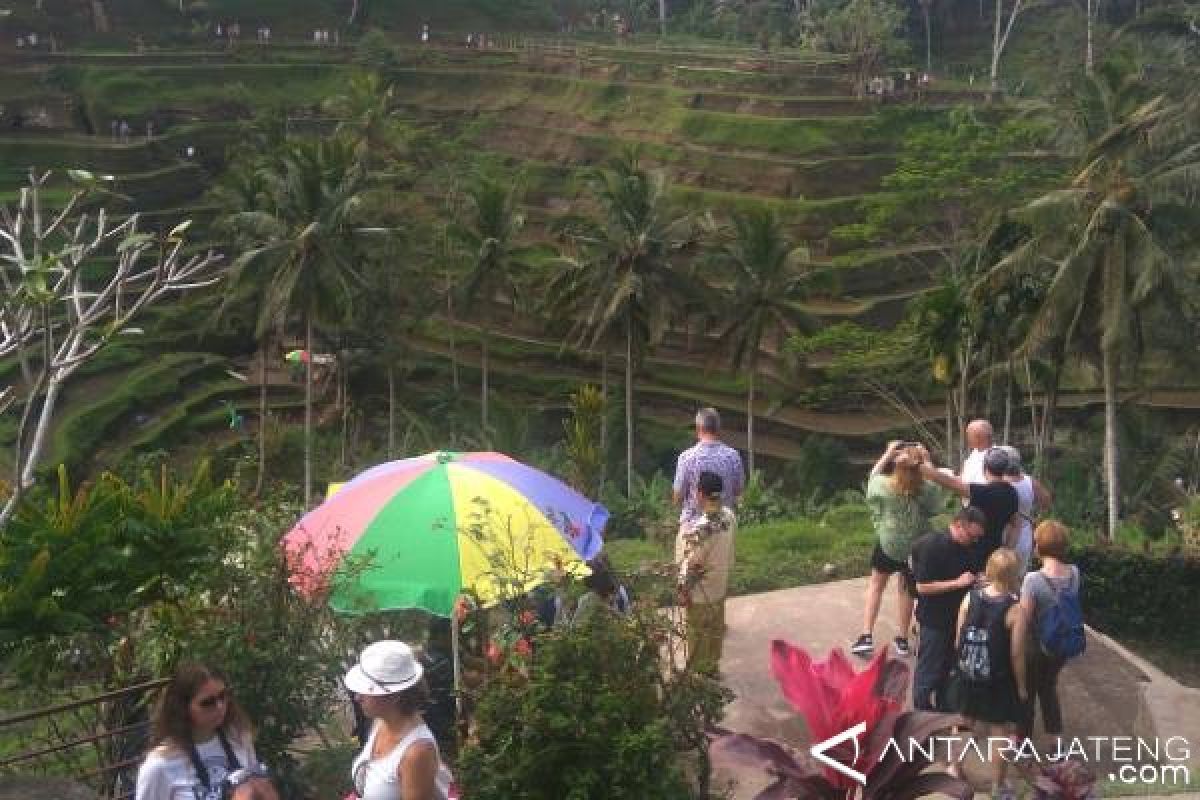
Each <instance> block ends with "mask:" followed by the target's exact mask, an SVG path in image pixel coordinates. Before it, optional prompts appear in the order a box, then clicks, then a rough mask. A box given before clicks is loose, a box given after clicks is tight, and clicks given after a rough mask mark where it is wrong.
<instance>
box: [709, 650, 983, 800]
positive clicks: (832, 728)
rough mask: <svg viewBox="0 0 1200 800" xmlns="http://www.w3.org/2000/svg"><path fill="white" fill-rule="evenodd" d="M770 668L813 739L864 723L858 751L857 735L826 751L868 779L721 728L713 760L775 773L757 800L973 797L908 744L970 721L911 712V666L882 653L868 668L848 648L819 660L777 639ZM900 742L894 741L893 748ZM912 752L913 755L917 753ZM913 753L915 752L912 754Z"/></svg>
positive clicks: (964, 785)
mask: <svg viewBox="0 0 1200 800" xmlns="http://www.w3.org/2000/svg"><path fill="white" fill-rule="evenodd" d="M771 671H772V672H773V673H774V675H775V680H776V681H778V682H779V687H780V689H782V691H783V695H784V697H785V698H787V701H788V702H789V703H790V704H791V705H792V707H793V708H795V709H796V710H797V711H798V712H800V714H801V716H803V717H804V720H805V722H806V723H807V725H808V731H809V735H810V737H811V741H812V742H813V743H816V742H822V741H825V740H826V739H829V738H831V737H833V736H836V735H838V734H840V733H842V732H843V731H846V730H848V729H850V728H853V727H854V726H856V725H858V724H859V723H860V722H862V723H865V724H866V732H865V734H864V735H862V736H861V737H860V740H859V748H856V747H855V743H854V742H853V741H851V740H847V741H844V742H841V743H840V744H838V745H836V746H834V747H831V748H829V749H827V750H826V751H825V754H826V755H827V756H828V757H829V758H831V759H833V760H834V761H837V762H838V763H839V764H845V765H847V766H849V767H850V768H852V769H853V770H855V771H857V772H860V773H862V774H864V775H866V777H867V782H866V785H865V786H863V785H860V784H859V783H858V782H857V781H855V780H854V779H853V778H851V777H850V776H848V775H844V774H842V773H841V772H838V771H837V770H834V769H833V768H831V767H827V766H826V767H821V766H819V765H818V763H817V761H816V760H815V759H814V758H813V757H812V756H811V755H810V754H809V752H808V751H807V750H805V751H797V750H793V749H792V748H790V747H788V746H787V745H785V744H783V743H781V742H776V741H773V740H771V739H765V738H761V737H757V736H751V735H748V734H743V733H731V732H728V731H723V730H720V731H716V732H715V733H714V736H713V741H712V758H713V762H714V764H718V765H719V764H722V763H725V764H741V765H745V766H752V767H757V768H759V769H763V770H765V771H767V772H768V773H770V774H771V775H772V776H773V777H774V780H773V781H772V783H771V784H770V785H769V786H767V787H766V788H765V789H763V790H762V791H761V792H760V793H759V794H758V795H757V797H756V799H755V800H791V799H792V798H798V799H799V800H843V799H845V800H851V799H852V798H861V800H912V799H913V798H917V797H921V796H923V795H928V794H943V795H947V796H949V797H955V798H962V800H969V798H971V797H972V796H973V791H972V789H971V786H970V784H968V783H966V782H965V781H962V780H959V779H957V778H955V777H953V776H951V775H949V774H947V773H945V772H927V771H925V770H926V767H928V766H929V765H930V763H931V762H930V760H929V759H928V758H925V757H924V756H923V755H922V754H921V752H920V750H921V749H925V750H929V748H926V747H922V748H911V747H909V746H908V744H909V742H910V741H911V742H918V743H925V742H928V741H929V739H930V737H932V736H934V735H935V734H938V733H942V732H944V731H946V730H948V729H949V728H951V727H952V726H954V725H958V724H962V723H963V722H964V721H963V720H962V719H961V718H960V717H957V716H955V715H953V714H935V713H931V712H925V711H907V712H906V711H904V694H905V691H906V690H907V687H908V677H909V669H908V666H907V665H905V664H904V662H902V661H897V660H895V659H889V658H888V657H887V653H886V651H882V650H881V651H880V652H879V654H878V655H876V656H875V658H873V659H872V660H871V662H870V664H868V665H867V668H866V669H864V670H863V671H862V672H855V670H854V667H853V665H851V663H850V661H849V659H847V658H846V656H845V654H843V653H842V651H841V650H834V651H832V652H831V653H830V654H829V656H828V657H827V658H826V659H825V660H824V661H816V662H814V661H813V660H812V658H811V657H810V656H809V655H808V653H806V652H805V651H804V650H801V649H800V648H797V647H793V646H792V645H790V644H788V643H787V642H784V641H781V640H778V639H776V640H775V641H773V642H772V643H771ZM892 741H894V742H895V743H896V745H895V746H892V747H889V746H888V745H889V742H892ZM910 751H912V752H910ZM910 756H913V757H912V758H910Z"/></svg>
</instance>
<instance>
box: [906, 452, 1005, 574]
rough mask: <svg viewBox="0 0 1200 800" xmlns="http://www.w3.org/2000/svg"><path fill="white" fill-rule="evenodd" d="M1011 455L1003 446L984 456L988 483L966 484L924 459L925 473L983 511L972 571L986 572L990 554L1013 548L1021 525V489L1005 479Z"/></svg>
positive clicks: (923, 474) (973, 552)
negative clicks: (985, 522) (981, 528)
mask: <svg viewBox="0 0 1200 800" xmlns="http://www.w3.org/2000/svg"><path fill="white" fill-rule="evenodd" d="M1007 470H1008V456H1007V454H1005V452H1004V451H1003V450H1001V449H1000V448H999V447H993V448H991V449H990V450H988V451H987V452H986V453H985V454H984V457H983V477H984V481H985V483H966V482H965V481H962V480H960V479H958V478H956V477H955V476H954V475H953V474H947V473H945V472H942V471H941V470H939V469H935V468H934V466H933V465H932V464H930V463H929V462H922V464H921V476H922V477H924V478H925V479H926V480H930V481H933V482H934V483H936V484H939V485H940V486H943V487H945V488H946V489H949V490H950V491H952V492H954V493H956V494H958V495H959V496H960V497H962V498H963V501H964V502H966V503H967V504H968V505H970V506H973V507H974V508H977V509H979V510H980V511H982V512H983V514H984V516H985V518H986V520H987V524H986V527H985V531H984V535H983V538H982V539H980V540H979V542H978V543H976V544H975V545H974V546H973V548H972V559H973V560H972V562H971V571H972V572H982V571H983V566H984V564H986V563H987V560H988V556H990V555H991V554H992V552H993V551H995V550H997V549H999V548H1001V547H1012V546H1013V540H1014V539H1015V538H1016V532H1017V528H1016V525H1015V520H1016V517H1017V490H1016V489H1014V488H1013V487H1012V485H1011V484H1009V483H1008V482H1007V481H1005V480H1004V473H1005V472H1007Z"/></svg>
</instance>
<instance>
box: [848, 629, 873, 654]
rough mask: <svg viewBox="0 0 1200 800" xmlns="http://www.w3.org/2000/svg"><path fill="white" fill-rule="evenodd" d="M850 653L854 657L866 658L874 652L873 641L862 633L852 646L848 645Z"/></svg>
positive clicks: (866, 634)
mask: <svg viewBox="0 0 1200 800" xmlns="http://www.w3.org/2000/svg"><path fill="white" fill-rule="evenodd" d="M850 652H851V653H854V655H856V656H863V657H864V658H866V657H867V656H869V655H871V653H873V652H875V641H874V640H873V639H872V638H871V634H869V633H864V634H863V635H862V636H860V637H858V638H857V639H855V640H854V644H852V645H850Z"/></svg>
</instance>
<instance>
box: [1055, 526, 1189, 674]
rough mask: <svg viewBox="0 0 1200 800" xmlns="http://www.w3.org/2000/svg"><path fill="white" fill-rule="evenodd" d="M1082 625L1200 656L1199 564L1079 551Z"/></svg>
mask: <svg viewBox="0 0 1200 800" xmlns="http://www.w3.org/2000/svg"><path fill="white" fill-rule="evenodd" d="M1073 557H1074V560H1075V563H1076V564H1078V565H1079V569H1080V571H1081V572H1082V574H1083V597H1082V599H1083V611H1084V619H1085V620H1086V622H1087V623H1088V624H1089V625H1091V626H1092V627H1094V628H1096V629H1097V630H1100V631H1103V632H1104V633H1106V634H1109V635H1110V636H1114V637H1116V638H1118V639H1121V638H1125V637H1130V638H1133V639H1137V640H1140V641H1143V642H1145V641H1161V642H1163V643H1164V644H1169V645H1170V646H1171V649H1173V650H1180V651H1183V650H1190V651H1195V652H1198V653H1200V625H1197V624H1196V621H1197V619H1200V559H1198V558H1194V557H1193V558H1184V557H1182V556H1177V555H1171V556H1161V555H1152V554H1146V553H1140V552H1136V551H1132V550H1126V549H1122V548H1117V547H1088V548H1086V549H1085V548H1080V549H1078V550H1077V551H1076V552H1075V553H1074V554H1073Z"/></svg>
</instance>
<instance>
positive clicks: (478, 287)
mask: <svg viewBox="0 0 1200 800" xmlns="http://www.w3.org/2000/svg"><path fill="white" fill-rule="evenodd" d="M519 198H520V190H519V189H518V188H516V187H515V186H514V184H513V182H512V180H511V179H506V178H501V177H499V176H494V175H481V176H479V178H478V179H477V180H476V181H475V182H474V183H473V184H471V185H470V186H469V187H468V188H467V199H468V203H467V213H466V219H465V222H464V223H463V224H461V225H459V226H457V228H456V229H455V230H454V235H455V237H456V239H457V241H458V244H459V247H460V248H461V250H462V252H463V253H464V254H465V255H466V257H467V258H468V259H469V260H470V266H469V272H468V273H467V275H466V276H465V278H464V279H463V283H462V287H461V291H462V294H463V296H464V298H465V299H466V300H467V301H468V302H471V303H474V304H475V306H476V317H477V319H478V320H479V347H480V371H481V377H480V388H479V399H480V406H481V409H480V424H481V427H482V434H483V437H484V439H485V440H486V439H487V436H488V369H489V364H488V348H489V340H490V339H491V328H492V319H493V313H494V307H495V304H496V302H497V301H508V302H512V303H515V302H516V300H517V297H518V291H517V286H516V276H517V274H518V273H519V272H520V271H521V270H522V269H523V267H524V262H523V261H522V257H523V255H524V252H523V251H522V250H521V249H520V248H519V247H518V245H517V235H518V234H519V233H520V232H521V228H522V227H524V225H525V216H524V215H523V214H522V213H520V211H518V209H517V205H518V202H519Z"/></svg>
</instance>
